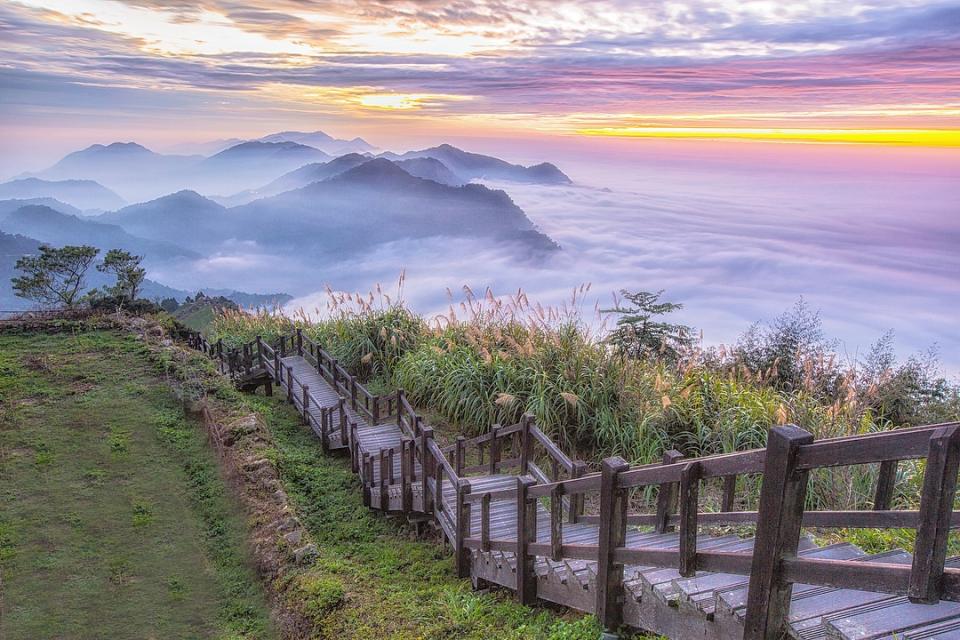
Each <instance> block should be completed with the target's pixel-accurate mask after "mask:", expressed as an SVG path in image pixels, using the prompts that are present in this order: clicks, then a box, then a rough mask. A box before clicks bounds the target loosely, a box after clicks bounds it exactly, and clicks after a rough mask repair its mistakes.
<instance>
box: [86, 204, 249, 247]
mask: <svg viewBox="0 0 960 640" xmlns="http://www.w3.org/2000/svg"><path fill="white" fill-rule="evenodd" d="M96 219H97V220H98V221H100V222H106V223H110V224H115V225H119V226H120V227H122V228H123V229H125V230H126V231H127V232H129V233H132V234H134V235H137V236H142V237H145V238H150V239H153V240H159V241H163V242H170V243H174V244H178V245H180V246H183V247H187V248H189V249H194V250H197V251H201V252H204V251H207V250H209V249H211V247H212V246H213V245H214V244H216V243H217V242H219V241H220V240H221V239H223V238H224V237H227V238H229V237H230V235H229V231H228V230H229V228H230V226H231V225H232V220H231V217H230V216H229V214H228V213H227V209H226V208H225V207H223V206H222V205H219V204H217V203H216V202H214V201H213V200H210V199H208V198H204V197H203V196H201V195H200V194H199V193H197V192H195V191H187V190H184V191H178V192H177V193H172V194H170V195H168V196H163V197H162V198H157V199H156V200H151V201H149V202H143V203H141V204H134V205H130V206H129V207H124V208H123V209H120V210H119V211H112V212H110V213H105V214H103V215H102V216H98V217H97V218H96Z"/></svg>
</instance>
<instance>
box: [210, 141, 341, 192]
mask: <svg viewBox="0 0 960 640" xmlns="http://www.w3.org/2000/svg"><path fill="white" fill-rule="evenodd" d="M329 159H330V156H328V155H327V154H326V153H324V152H323V151H320V150H319V149H314V148H313V147H308V146H306V145H302V144H299V143H296V142H243V143H241V144H238V145H236V146H233V147H230V148H229V149H225V150H223V151H221V152H220V153H218V154H216V155H214V156H210V157H209V158H207V159H206V160H204V161H203V162H202V163H200V165H199V166H198V167H197V172H196V174H195V175H194V176H193V177H192V181H193V182H192V184H194V185H195V187H194V188H195V190H197V191H200V192H201V193H205V194H227V193H235V192H237V191H240V190H242V189H244V188H247V187H249V186H250V185H251V184H254V185H256V184H265V183H267V182H269V181H271V180H274V179H276V178H278V177H280V176H282V175H283V174H285V173H287V172H289V171H292V170H294V169H297V168H299V167H302V166H303V165H305V164H309V163H313V162H326V161H327V160H329Z"/></svg>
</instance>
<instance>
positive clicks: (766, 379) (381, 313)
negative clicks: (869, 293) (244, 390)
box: [213, 277, 960, 508]
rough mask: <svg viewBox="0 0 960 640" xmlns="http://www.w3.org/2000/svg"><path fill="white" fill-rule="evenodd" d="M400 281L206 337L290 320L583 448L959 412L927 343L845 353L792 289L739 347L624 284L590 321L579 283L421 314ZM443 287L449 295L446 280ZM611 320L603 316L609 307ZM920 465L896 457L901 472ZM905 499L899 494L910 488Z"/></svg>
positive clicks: (481, 418)
mask: <svg viewBox="0 0 960 640" xmlns="http://www.w3.org/2000/svg"><path fill="white" fill-rule="evenodd" d="M402 285H403V279H402V277H401V281H400V292H398V294H397V296H395V297H394V298H391V297H390V296H388V295H387V294H386V293H384V292H383V291H382V289H379V288H378V290H377V291H376V292H374V293H371V294H370V295H368V296H361V295H358V294H352V295H351V294H343V293H334V292H332V291H328V298H329V302H328V304H327V307H326V309H324V310H323V311H320V310H317V311H316V313H315V314H314V319H312V320H311V318H309V317H308V316H307V315H306V314H304V313H298V314H295V315H294V316H293V317H286V316H283V315H281V314H276V313H273V314H268V313H259V314H256V315H247V314H241V313H225V314H223V315H222V316H220V317H219V318H218V319H217V321H216V323H215V325H214V329H213V335H214V337H222V338H223V339H224V340H225V342H227V343H229V344H233V345H236V344H240V343H242V342H244V341H248V340H251V339H253V338H254V337H255V336H256V335H261V336H263V337H264V339H273V338H274V337H276V336H278V335H280V334H281V333H284V332H289V331H290V330H292V329H294V328H296V327H300V328H302V329H303V330H304V331H305V332H306V333H307V334H308V335H310V336H312V337H314V338H315V339H316V340H317V341H318V342H319V343H320V344H322V345H323V346H324V348H326V349H327V350H328V351H330V352H331V354H332V355H334V356H335V357H336V358H338V359H339V360H340V361H341V362H342V363H343V364H344V365H345V366H347V367H348V368H350V369H351V370H352V371H354V372H355V373H356V374H358V375H360V376H361V377H362V378H363V379H375V380H377V381H378V382H379V383H380V384H381V385H382V387H383V388H402V389H404V391H405V392H406V393H407V395H408V397H410V398H411V400H412V401H413V402H414V403H415V404H417V405H419V406H420V407H421V408H424V409H427V410H429V411H430V413H431V415H432V416H435V417H437V418H439V419H442V420H443V421H445V422H447V423H448V424H449V425H450V426H451V427H453V428H455V429H456V430H457V431H458V432H461V433H464V434H465V435H476V434H479V433H483V432H485V431H487V430H489V429H490V427H491V425H494V424H503V425H508V424H513V423H516V422H517V421H518V420H519V419H520V417H521V416H522V415H523V414H524V413H526V412H530V413H533V414H534V415H535V416H536V418H537V423H538V425H539V426H540V427H541V428H542V429H544V430H545V431H546V432H548V433H549V434H550V435H551V436H552V437H554V438H555V439H556V440H558V441H559V442H560V443H561V444H562V445H563V446H564V447H565V448H567V449H568V450H569V451H572V452H575V454H576V455H579V456H581V457H583V458H584V459H588V460H590V459H593V460H597V459H599V458H601V457H603V456H608V455H614V454H615V455H621V456H623V457H625V458H627V459H628V460H630V461H631V462H635V463H648V462H654V461H658V460H659V459H660V458H661V457H662V455H663V453H664V451H666V450H668V449H671V448H676V449H679V450H681V451H682V452H683V453H685V454H687V455H690V456H704V455H711V454H717V453H728V452H733V451H741V450H746V449H752V448H758V447H763V446H765V444H766V438H767V432H768V429H769V428H770V427H771V426H773V425H777V424H785V423H794V424H797V425H799V426H801V427H803V428H804V429H807V430H809V431H811V432H812V433H813V435H814V436H815V437H816V438H817V439H822V438H829V437H836V436H846V435H854V434H863V433H871V432H875V431H881V430H886V429H892V428H896V427H898V426H907V425H917V424H924V423H931V422H938V421H946V420H951V419H957V418H958V416H960V396H958V391H957V387H956V385H952V384H950V383H948V382H947V381H946V380H945V379H944V378H943V377H942V376H941V375H939V373H938V370H937V367H936V359H935V357H933V356H932V355H931V354H924V355H922V356H917V357H914V358H910V359H908V360H907V361H906V362H904V363H902V364H901V363H897V361H896V358H894V357H893V351H892V346H891V342H892V340H891V336H890V335H886V336H884V337H883V338H881V339H880V340H879V341H878V342H877V343H876V344H875V345H874V346H873V348H872V349H871V350H870V351H869V352H868V354H867V355H866V356H864V357H863V358H859V359H856V360H853V361H842V360H841V359H840V358H838V357H837V355H836V352H837V349H836V345H835V344H834V343H832V342H830V341H829V340H827V339H825V338H824V336H823V332H822V328H821V323H820V318H819V315H818V314H816V313H814V312H812V311H811V310H810V309H809V308H808V307H807V305H806V304H805V303H804V302H803V301H802V300H801V301H800V303H798V304H797V305H796V306H795V307H794V308H793V309H791V310H789V311H788V312H787V313H785V314H783V315H782V316H781V317H779V318H777V319H775V320H774V321H773V322H771V323H769V324H763V325H762V324H757V325H754V326H753V327H751V328H750V329H749V330H748V331H747V332H745V333H744V335H743V337H742V338H741V339H740V340H739V341H738V342H737V343H736V344H735V345H733V346H729V347H716V348H704V347H703V345H702V344H700V343H699V342H698V341H696V340H693V339H691V338H690V336H691V335H692V330H690V329H689V328H687V327H683V326H681V325H672V324H670V323H668V322H665V321H664V320H663V318H662V317H661V316H662V315H663V314H665V313H669V312H672V311H674V310H676V309H677V308H679V305H675V304H672V303H664V302H660V301H659V297H660V295H661V294H660V293H657V294H628V293H627V292H624V294H625V295H624V298H623V299H624V300H626V301H628V302H629V303H630V304H629V305H626V304H625V303H621V302H620V301H619V300H618V301H617V304H616V306H615V307H614V308H613V309H612V310H609V311H612V315H607V316H606V318H604V317H603V316H602V314H601V313H600V312H599V310H598V309H597V308H595V310H594V311H595V313H596V315H597V319H596V320H595V321H586V320H585V319H584V317H585V314H584V312H583V308H582V306H583V298H584V296H585V294H586V293H587V292H588V290H589V287H588V286H583V287H580V288H578V289H577V290H575V291H574V292H573V295H572V297H571V299H570V300H569V301H568V302H567V303H566V304H564V305H562V306H559V307H543V306H541V305H538V304H534V303H531V302H530V301H529V300H528V299H527V296H526V295H525V294H524V293H523V292H522V291H519V292H517V293H516V294H514V295H512V296H506V297H497V296H494V295H493V294H492V293H491V292H490V291H489V290H488V291H486V292H485V293H484V295H482V296H477V295H475V294H474V293H473V291H471V290H470V289H469V288H464V292H463V299H462V301H461V302H459V303H457V304H453V303H451V305H450V308H449V311H448V312H447V313H445V314H443V315H439V316H436V317H433V318H429V319H428V318H423V317H421V316H418V315H417V314H415V313H413V312H411V311H410V310H409V309H407V308H406V307H405V306H404V305H403V303H402V301H401V294H402ZM451 298H452V295H451ZM611 319H614V320H616V327H615V328H614V329H613V330H611V331H607V330H606V328H605V325H606V321H609V320H611ZM914 471H915V469H914V467H912V466H910V465H902V473H903V474H904V480H905V481H907V484H906V485H904V486H909V482H910V481H912V475H911V474H913V473H914ZM874 478H875V470H874V469H870V468H865V467H860V468H855V469H843V470H836V471H834V472H831V473H824V474H820V473H817V474H814V477H813V481H812V483H811V491H810V500H811V503H812V504H813V505H815V506H826V505H833V506H834V507H837V508H840V507H853V506H863V505H865V504H867V503H868V502H869V500H870V499H871V492H872V486H873V482H874ZM904 499H907V496H904Z"/></svg>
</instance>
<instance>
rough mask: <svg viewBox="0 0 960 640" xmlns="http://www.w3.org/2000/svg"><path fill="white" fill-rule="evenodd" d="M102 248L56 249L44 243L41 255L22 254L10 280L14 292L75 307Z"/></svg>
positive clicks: (50, 302)
mask: <svg viewBox="0 0 960 640" xmlns="http://www.w3.org/2000/svg"><path fill="white" fill-rule="evenodd" d="M98 253H100V250H99V249H97V248H95V247H90V246H86V245H82V246H73V245H68V246H65V247H61V248H59V249H55V248H53V247H50V246H47V245H42V246H41V247H40V253H39V254H38V255H31V256H22V257H21V258H20V259H19V260H17V264H16V269H17V271H21V272H23V275H22V276H16V277H14V278H13V279H11V283H12V284H13V290H14V292H15V293H16V294H17V295H18V296H19V297H21V298H26V299H27V300H34V301H35V302H39V303H40V304H45V305H63V306H65V307H73V306H75V305H76V304H77V303H78V302H80V299H81V293H82V291H83V288H84V286H85V282H84V276H85V275H86V273H87V269H89V268H90V265H91V264H93V261H94V260H95V259H96V257H97V254H98Z"/></svg>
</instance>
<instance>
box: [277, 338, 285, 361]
mask: <svg viewBox="0 0 960 640" xmlns="http://www.w3.org/2000/svg"><path fill="white" fill-rule="evenodd" d="M278 351H279V352H280V357H281V358H286V357H287V339H286V337H284V336H280V348H279V349H278Z"/></svg>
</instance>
